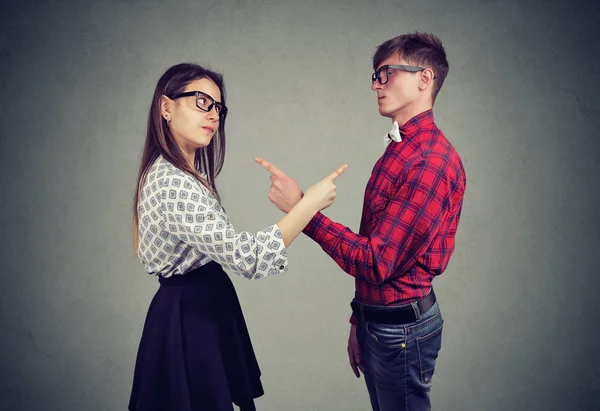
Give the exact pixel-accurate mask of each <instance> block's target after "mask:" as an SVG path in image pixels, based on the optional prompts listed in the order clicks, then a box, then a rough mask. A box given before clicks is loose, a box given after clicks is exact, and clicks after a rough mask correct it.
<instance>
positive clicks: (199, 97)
mask: <svg viewBox="0 0 600 411" xmlns="http://www.w3.org/2000/svg"><path fill="white" fill-rule="evenodd" d="M189 96H195V97H196V107H198V108H199V109H200V110H202V111H205V112H207V113H208V112H209V111H210V110H212V108H213V107H214V108H215V110H216V112H217V114H218V115H219V118H221V119H223V118H225V116H226V115H227V107H226V106H225V104H223V103H220V102H218V101H215V99H214V98H212V97H211V96H209V95H208V94H206V93H203V92H201V91H187V92H185V93H179V94H177V95H175V96H173V97H172V98H171V99H172V100H175V99H176V98H181V97H189Z"/></svg>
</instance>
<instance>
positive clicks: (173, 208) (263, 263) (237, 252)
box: [158, 174, 288, 279]
mask: <svg viewBox="0 0 600 411" xmlns="http://www.w3.org/2000/svg"><path fill="white" fill-rule="evenodd" d="M158 186H159V187H158V189H159V192H160V202H161V206H160V208H159V210H160V213H161V214H162V218H161V219H159V221H160V222H159V224H160V226H161V229H163V230H165V231H167V232H169V233H171V234H172V235H175V236H176V237H178V238H179V239H180V240H181V241H183V242H184V243H186V244H188V245H190V246H191V247H193V248H195V249H196V250H198V251H199V252H200V253H201V254H204V255H207V256H208V257H210V259H212V260H213V261H216V262H218V263H219V264H221V265H222V266H223V267H224V268H230V269H231V270H233V271H234V272H235V273H236V274H239V275H241V276H243V277H245V278H248V279H259V278H263V277H265V276H269V275H274V274H278V273H280V272H282V271H286V270H287V265H288V257H287V250H286V248H285V246H284V244H283V237H282V235H281V231H280V230H279V227H278V226H277V224H273V225H271V226H269V227H267V228H266V229H264V230H261V231H259V232H257V233H256V234H253V233H249V232H246V231H241V232H239V233H238V232H236V231H235V229H234V227H233V225H232V224H231V223H230V222H229V219H228V218H227V215H226V214H225V212H224V210H223V208H222V207H221V206H220V204H219V202H218V201H217V200H216V198H215V197H214V196H213V194H212V193H211V192H210V191H209V190H208V189H206V188H205V187H203V186H202V185H201V184H200V183H198V182H196V181H194V180H192V177H190V176H187V175H184V176H180V175H173V174H171V175H169V176H165V177H164V178H162V179H160V180H159V184H158Z"/></svg>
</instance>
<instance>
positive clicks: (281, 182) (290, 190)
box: [254, 157, 304, 214]
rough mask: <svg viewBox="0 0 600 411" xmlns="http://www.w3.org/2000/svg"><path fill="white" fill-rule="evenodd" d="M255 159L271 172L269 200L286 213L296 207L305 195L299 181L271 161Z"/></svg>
mask: <svg viewBox="0 0 600 411" xmlns="http://www.w3.org/2000/svg"><path fill="white" fill-rule="evenodd" d="M254 161H256V162H257V163H258V164H260V165H261V166H263V167H264V168H265V170H267V171H268V172H269V173H271V178H270V180H271V189H270V190H269V200H270V201H271V202H272V203H273V204H275V205H276V206H277V208H279V209H280V210H281V211H283V212H284V213H286V214H287V213H289V211H290V210H291V209H292V208H294V206H295V205H296V204H297V203H298V201H300V199H301V198H302V196H303V195H304V194H303V193H302V189H301V188H300V186H299V185H298V182H297V181H296V180H295V179H293V178H291V177H289V176H288V175H287V174H285V173H284V172H283V171H281V170H280V169H278V168H277V167H275V166H274V165H273V164H271V163H269V162H268V161H267V160H263V159H262V158H260V157H255V158H254Z"/></svg>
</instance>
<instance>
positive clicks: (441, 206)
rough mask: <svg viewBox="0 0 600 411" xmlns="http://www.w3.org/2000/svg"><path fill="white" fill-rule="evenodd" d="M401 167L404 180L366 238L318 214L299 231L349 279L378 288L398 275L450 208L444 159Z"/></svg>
mask: <svg viewBox="0 0 600 411" xmlns="http://www.w3.org/2000/svg"><path fill="white" fill-rule="evenodd" d="M405 167H407V174H406V179H405V181H404V182H403V183H402V184H401V185H400V187H399V188H398V190H397V192H396V193H395V194H394V195H393V197H392V198H391V199H390V202H389V203H388V205H387V206H386V209H385V210H384V211H383V213H382V215H381V217H380V218H379V221H378V222H376V223H375V226H374V229H373V231H372V232H371V235H370V236H369V237H365V236H361V235H358V234H355V233H354V232H352V231H351V230H350V229H348V228H347V227H345V226H343V225H342V224H339V223H336V222H334V221H332V220H330V219H329V218H328V217H326V216H325V215H323V214H321V213H317V215H316V216H315V217H314V218H313V219H312V220H311V222H310V223H309V224H308V225H307V226H306V228H305V229H304V233H305V234H306V235H308V236H309V237H311V238H312V239H313V240H314V241H316V242H317V243H318V244H319V245H320V246H321V248H322V249H323V250H324V251H325V252H326V253H327V254H329V256H331V258H333V259H334V260H335V262H336V263H337V264H338V265H339V266H340V267H341V268H342V269H343V270H344V271H345V272H347V273H348V274H350V275H352V276H353V277H357V276H361V277H363V278H364V279H366V281H368V282H370V283H373V284H378V285H379V284H381V283H383V282H384V281H386V280H388V279H390V278H392V277H396V276H400V275H402V273H404V272H406V271H407V270H408V269H410V268H411V266H412V265H413V264H414V262H415V261H416V259H417V258H418V257H419V256H420V255H422V254H423V253H424V252H425V251H426V250H427V248H428V247H429V245H430V244H431V242H432V240H433V238H434V237H435V235H436V233H437V231H438V229H439V227H440V224H441V223H442V222H443V221H444V219H445V216H446V214H447V213H448V212H449V210H450V209H451V208H452V204H451V198H452V195H451V185H452V179H453V177H452V176H453V175H454V172H453V169H452V167H451V166H450V165H448V163H447V162H446V160H444V159H443V158H441V157H434V156H430V157H427V158H423V157H421V158H418V159H416V160H415V161H413V162H412V163H411V164H407V165H406V166H405Z"/></svg>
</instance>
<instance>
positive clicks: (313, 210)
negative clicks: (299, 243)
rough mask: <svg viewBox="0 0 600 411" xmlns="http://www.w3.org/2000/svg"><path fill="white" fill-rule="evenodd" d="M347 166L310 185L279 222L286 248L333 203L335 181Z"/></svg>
mask: <svg viewBox="0 0 600 411" xmlns="http://www.w3.org/2000/svg"><path fill="white" fill-rule="evenodd" d="M346 168H348V167H347V166H346V165H344V166H342V167H340V168H338V169H337V170H336V171H334V172H333V173H332V174H330V175H329V176H327V177H325V178H324V179H322V180H321V181H319V182H318V183H316V184H315V185H312V186H310V187H309V188H308V190H306V193H305V194H304V196H303V197H302V198H301V199H300V201H298V203H297V204H296V205H295V206H294V207H293V208H292V209H291V210H290V211H289V212H288V213H287V215H286V216H285V217H283V218H282V219H281V220H280V221H279V222H278V223H277V226H278V227H279V231H281V235H282V236H283V244H284V246H285V247H286V248H287V247H288V246H289V245H290V244H291V243H292V242H293V241H294V240H295V239H296V237H297V236H298V234H300V233H301V232H302V230H303V229H304V227H306V225H307V224H308V223H309V222H310V220H311V219H312V218H313V217H314V216H315V214H317V212H319V211H321V210H324V209H326V208H327V207H329V206H330V205H331V204H333V202H334V200H335V184H334V183H333V182H334V180H335V179H336V178H338V177H339V176H340V175H341V174H342V173H343V172H344V171H346Z"/></svg>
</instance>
